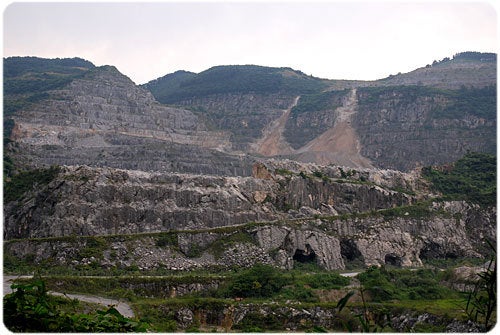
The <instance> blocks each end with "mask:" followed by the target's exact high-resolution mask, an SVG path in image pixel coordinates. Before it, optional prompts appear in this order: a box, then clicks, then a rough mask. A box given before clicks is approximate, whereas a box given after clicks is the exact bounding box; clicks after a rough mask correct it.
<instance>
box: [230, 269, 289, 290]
mask: <svg viewBox="0 0 500 335" xmlns="http://www.w3.org/2000/svg"><path fill="white" fill-rule="evenodd" d="M285 284H287V280H286V278H285V276H284V275H283V274H282V273H281V272H280V271H278V270H277V269H276V268H274V267H272V266H269V265H263V264H257V265H255V266H254V267H252V268H250V269H248V270H243V271H241V272H240V273H238V274H236V275H235V276H234V277H233V278H232V279H231V280H230V282H229V289H228V294H229V296H232V297H242V298H250V297H257V298H270V297H272V296H273V295H274V294H276V292H278V291H279V290H281V288H283V286H285Z"/></svg>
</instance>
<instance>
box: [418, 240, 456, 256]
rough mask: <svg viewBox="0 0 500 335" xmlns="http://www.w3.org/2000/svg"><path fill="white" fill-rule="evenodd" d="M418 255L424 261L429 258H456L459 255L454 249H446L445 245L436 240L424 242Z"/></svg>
mask: <svg viewBox="0 0 500 335" xmlns="http://www.w3.org/2000/svg"><path fill="white" fill-rule="evenodd" d="M418 257H419V258H420V259H421V260H423V261H425V260H429V259H446V258H450V259H456V258H458V257H459V255H458V254H457V253H456V252H454V251H450V250H447V249H446V248H445V247H443V246H442V245H440V244H438V243H436V242H429V243H427V244H425V246H424V247H423V248H422V249H420V253H419V254H418Z"/></svg>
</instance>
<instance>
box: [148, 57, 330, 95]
mask: <svg viewBox="0 0 500 335" xmlns="http://www.w3.org/2000/svg"><path fill="white" fill-rule="evenodd" d="M327 86H328V81H327V80H323V79H319V78H316V77H312V76H308V75H306V74H304V73H302V72H300V71H296V70H293V69H291V68H286V67H283V68H275V67H265V66H257V65H226V66H215V67H212V68H210V69H208V70H206V71H203V72H200V73H199V74H193V73H191V72H185V71H182V72H181V71H178V72H175V73H173V74H170V75H167V76H164V77H162V78H159V79H157V80H153V81H150V82H149V83H147V84H145V85H143V87H144V88H146V89H148V90H150V91H151V92H152V93H153V95H154V96H155V98H156V99H157V100H158V101H160V102H162V103H167V104H168V103H175V102H178V101H182V100H187V99H190V98H193V97H197V98H199V97H205V96H208V95H213V94H227V93H249V92H250V93H258V94H273V93H280V92H284V93H286V94H301V93H311V92H315V91H319V90H322V89H324V88H326V87H327Z"/></svg>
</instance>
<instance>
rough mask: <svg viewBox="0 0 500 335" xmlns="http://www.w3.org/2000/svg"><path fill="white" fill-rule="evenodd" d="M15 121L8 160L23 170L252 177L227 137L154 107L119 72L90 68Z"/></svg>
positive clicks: (182, 112)
mask: <svg viewBox="0 0 500 335" xmlns="http://www.w3.org/2000/svg"><path fill="white" fill-rule="evenodd" d="M48 96H49V98H48V99H45V100H43V101H42V102H40V103H38V104H35V105H33V106H31V107H29V108H26V109H23V110H20V111H18V112H16V113H15V115H14V116H12V120H13V122H14V127H13V129H12V132H11V140H13V141H14V143H12V144H11V147H10V150H9V155H11V156H13V157H15V158H16V160H18V161H19V162H21V163H23V164H24V165H31V166H44V165H54V164H57V165H72V164H86V165H92V166H110V167H116V168H125V169H138V170H145V171H150V170H154V171H180V172H187V173H207V174H225V175H249V173H250V168H251V165H249V164H248V163H247V162H246V161H245V159H246V158H245V157H244V156H241V155H240V156H234V155H228V154H224V153H223V152H221V150H227V149H230V148H231V142H230V139H229V133H227V132H224V131H211V130H208V128H207V126H206V125H205V123H204V121H202V120H201V119H200V118H199V117H198V116H197V115H195V114H194V113H193V112H191V111H188V110H186V109H180V108H172V107H167V106H164V105H161V104H159V103H158V102H157V101H156V100H155V99H154V97H153V96H152V95H151V93H149V92H148V91H146V90H144V89H141V88H139V87H137V86H135V84H134V83H133V82H132V81H131V80H130V79H128V78H127V77H125V76H124V75H122V74H121V73H120V72H118V70H116V68H114V67H111V66H104V67H99V68H95V69H91V70H89V71H87V72H86V73H85V75H83V76H82V77H81V78H79V79H75V80H73V81H71V82H70V83H69V84H68V85H67V86H65V87H64V88H63V89H58V90H55V91H51V92H50V94H49V95H48Z"/></svg>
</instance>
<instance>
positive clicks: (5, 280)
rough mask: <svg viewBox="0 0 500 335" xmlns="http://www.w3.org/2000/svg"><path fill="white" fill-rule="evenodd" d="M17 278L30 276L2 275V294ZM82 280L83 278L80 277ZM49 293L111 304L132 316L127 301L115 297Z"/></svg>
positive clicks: (7, 292)
mask: <svg viewBox="0 0 500 335" xmlns="http://www.w3.org/2000/svg"><path fill="white" fill-rule="evenodd" d="M18 278H31V276H5V275H4V276H3V294H4V295H6V294H9V293H11V292H12V289H11V288H10V286H11V285H12V283H13V281H14V280H15V279H18ZM82 280H84V279H82ZM48 293H49V294H50V295H55V296H62V297H67V298H69V299H77V300H80V301H85V302H91V303H95V304H99V305H102V306H105V307H109V306H113V307H114V308H116V310H118V312H120V314H121V315H123V316H125V317H127V318H133V317H134V311H133V310H132V308H131V307H130V305H128V304H127V303H125V302H123V301H119V300H115V299H108V298H103V297H98V296H91V295H83V294H66V293H60V292H52V291H49V292H48Z"/></svg>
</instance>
